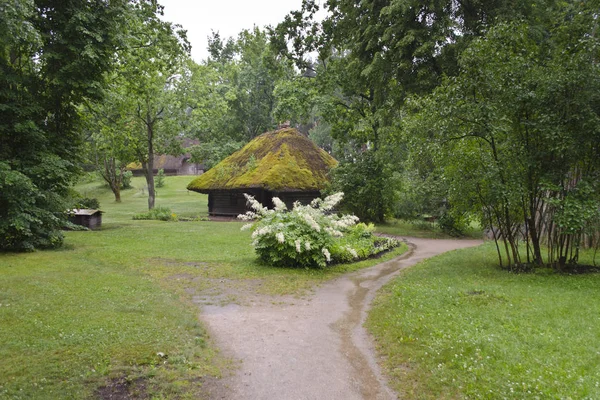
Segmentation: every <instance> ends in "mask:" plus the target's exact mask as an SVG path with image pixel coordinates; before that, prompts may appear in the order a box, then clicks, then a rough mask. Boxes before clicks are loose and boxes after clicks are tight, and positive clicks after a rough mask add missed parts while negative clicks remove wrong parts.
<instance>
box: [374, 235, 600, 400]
mask: <svg viewBox="0 0 600 400" xmlns="http://www.w3.org/2000/svg"><path fill="white" fill-rule="evenodd" d="M496 265H497V258H496V254H495V248H494V246H493V243H487V244H486V245H484V246H480V247H478V248H472V249H465V250H459V251H454V252H450V253H447V254H444V255H441V256H439V257H435V258H433V259H431V260H428V261H425V262H423V263H421V264H419V265H417V266H415V267H412V268H410V269H409V270H406V271H405V272H403V273H402V274H401V275H400V276H399V277H398V278H397V279H396V280H395V281H394V282H393V283H392V284H389V285H387V286H386V287H385V288H384V289H383V291H382V292H380V294H379V296H378V297H377V299H376V301H375V305H374V308H373V309H372V311H371V313H370V315H369V318H368V321H367V327H368V329H369V330H370V331H371V332H372V333H373V334H374V336H375V338H376V342H377V348H378V350H379V351H380V353H381V354H382V355H383V356H384V360H385V361H384V363H385V369H386V371H387V372H388V374H389V375H390V376H391V382H392V384H393V386H394V388H395V389H396V390H398V391H399V393H400V394H401V397H402V398H407V399H412V398H414V399H444V398H445V399H454V398H486V399H496V398H507V399H567V398H573V399H597V398H600V350H599V347H598V343H600V290H598V288H599V287H600V274H587V275H559V274H555V273H553V272H551V271H550V270H540V271H538V272H536V273H532V274H519V275H515V274H511V273H508V272H505V271H502V270H500V269H499V268H498V267H496Z"/></svg>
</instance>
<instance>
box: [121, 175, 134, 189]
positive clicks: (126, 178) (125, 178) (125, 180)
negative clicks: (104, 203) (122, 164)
mask: <svg viewBox="0 0 600 400" xmlns="http://www.w3.org/2000/svg"><path fill="white" fill-rule="evenodd" d="M131 178H133V172H131V171H125V172H123V175H121V188H122V189H131V188H132V187H133V186H131Z"/></svg>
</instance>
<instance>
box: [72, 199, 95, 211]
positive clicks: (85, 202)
mask: <svg viewBox="0 0 600 400" xmlns="http://www.w3.org/2000/svg"><path fill="white" fill-rule="evenodd" d="M75 208H89V209H92V210H98V209H99V208H100V202H99V201H98V199H97V198H95V197H82V198H80V199H77V203H76V204H75Z"/></svg>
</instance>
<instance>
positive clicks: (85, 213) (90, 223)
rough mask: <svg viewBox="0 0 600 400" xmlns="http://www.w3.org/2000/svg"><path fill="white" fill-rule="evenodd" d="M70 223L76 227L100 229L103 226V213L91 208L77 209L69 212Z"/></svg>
mask: <svg viewBox="0 0 600 400" xmlns="http://www.w3.org/2000/svg"><path fill="white" fill-rule="evenodd" d="M69 221H71V222H72V223H74V224H75V225H81V226H85V227H86V228H89V229H100V227H101V226H102V211H100V210H91V209H89V208H75V209H73V210H71V211H69Z"/></svg>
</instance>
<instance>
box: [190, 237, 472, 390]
mask: <svg viewBox="0 0 600 400" xmlns="http://www.w3.org/2000/svg"><path fill="white" fill-rule="evenodd" d="M407 241H408V243H409V244H410V245H411V251H409V253H408V254H405V255H404V256H402V257H400V258H397V259H394V260H391V261H388V262H385V263H381V264H379V265H376V266H374V267H371V268H368V269H365V270H361V271H357V272H354V273H351V274H348V275H344V276H342V277H340V278H337V279H335V280H333V281H331V282H328V283H327V284H324V285H323V286H321V287H319V288H318V289H317V290H316V292H315V293H314V295H312V296H311V297H310V298H309V299H284V300H283V301H281V302H277V304H273V303H269V302H261V301H253V302H251V303H250V304H248V305H243V306H240V305H235V304H230V305H227V306H214V305H210V306H203V312H202V316H201V318H202V319H203V320H204V321H205V323H206V325H207V326H208V329H209V331H210V332H211V335H212V337H213V338H214V339H215V340H216V342H217V345H218V346H219V347H220V348H221V349H223V351H224V353H225V354H226V355H228V356H231V357H232V358H234V359H236V360H240V368H238V369H236V370H235V371H234V373H233V374H232V375H231V376H229V377H225V378H223V379H221V380H219V381H217V382H215V383H214V384H212V385H208V386H209V387H208V389H209V390H210V398H211V399H252V400H259V399H264V400H272V399H273V400H275V399H277V400H279V399H285V400H300V399H319V400H323V399H332V400H333V399H343V400H351V399H394V398H396V395H395V394H394V393H393V392H392V391H391V390H390V389H389V388H388V387H387V385H386V382H385V379H384V378H383V376H382V375H381V373H380V370H379V367H378V365H377V363H376V359H375V355H374V352H373V348H372V343H371V341H370V338H369V336H368V335H367V333H366V331H365V329H364V328H363V327H362V325H363V322H364V320H365V318H366V313H367V310H368V308H369V305H370V303H371V301H372V299H373V297H374V296H375V292H376V291H377V290H378V289H379V288H380V287H381V286H382V285H383V284H385V283H386V282H388V281H389V280H390V279H391V278H393V277H394V275H396V274H397V273H398V271H400V270H401V269H403V268H406V267H409V266H411V265H414V264H416V263H418V262H419V261H421V260H423V259H425V258H428V257H432V256H434V255H437V254H440V253H443V252H446V251H450V250H454V249H458V248H463V247H470V246H475V245H477V244H480V243H481V241H476V240H434V239H416V238H407Z"/></svg>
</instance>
